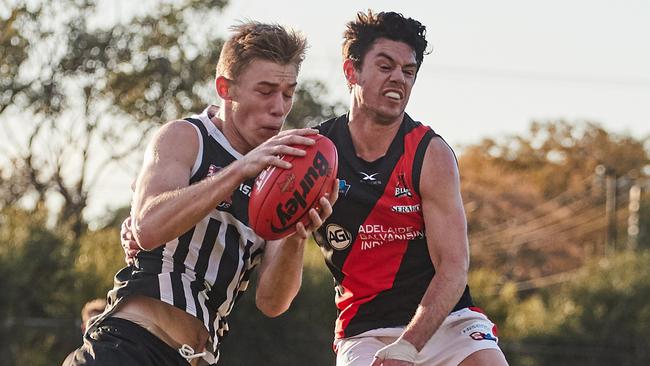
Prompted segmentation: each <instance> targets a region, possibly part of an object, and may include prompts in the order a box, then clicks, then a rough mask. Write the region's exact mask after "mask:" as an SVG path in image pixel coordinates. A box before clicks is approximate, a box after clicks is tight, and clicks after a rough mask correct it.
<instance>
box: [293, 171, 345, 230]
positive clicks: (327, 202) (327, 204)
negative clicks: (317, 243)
mask: <svg viewBox="0 0 650 366" xmlns="http://www.w3.org/2000/svg"><path fill="white" fill-rule="evenodd" d="M338 198H339V180H338V179H334V182H333V183H332V190H331V191H330V193H327V194H325V195H324V196H323V197H321V198H320V200H319V201H318V203H319V206H318V207H316V208H312V209H310V210H309V219H310V220H311V222H310V223H309V225H308V226H307V227H305V226H304V225H303V224H302V223H301V222H299V223H297V224H296V233H295V234H293V235H296V236H298V237H299V238H301V239H307V238H308V237H309V235H311V233H312V232H313V231H314V230H316V229H318V228H319V227H320V226H321V225H323V222H325V220H327V218H328V217H329V216H330V215H331V214H332V206H334V203H335V202H336V200H337V199H338Z"/></svg>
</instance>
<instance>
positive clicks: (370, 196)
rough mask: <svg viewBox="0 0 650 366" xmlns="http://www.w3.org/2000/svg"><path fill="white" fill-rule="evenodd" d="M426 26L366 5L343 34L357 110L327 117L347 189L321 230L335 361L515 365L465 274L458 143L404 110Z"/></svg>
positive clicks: (353, 365) (347, 364) (325, 130)
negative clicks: (330, 284)
mask: <svg viewBox="0 0 650 366" xmlns="http://www.w3.org/2000/svg"><path fill="white" fill-rule="evenodd" d="M425 32H426V28H425V26H424V25H422V24H421V23H420V22H418V21H417V20H414V19H412V18H405V17H404V16H403V15H401V14H398V13H394V12H381V13H373V12H372V11H368V13H358V15H357V19H356V20H354V21H352V22H350V23H348V24H347V29H346V31H345V33H344V42H343V72H344V74H345V78H346V80H347V84H348V88H349V90H350V111H349V113H347V114H345V115H343V116H340V117H338V118H334V119H331V120H329V121H326V122H323V123H322V124H320V125H319V126H318V130H319V131H320V133H321V134H323V135H325V136H327V137H329V138H330V139H331V140H332V141H333V142H334V144H335V145H336V146H337V148H338V154H339V169H338V178H339V180H340V190H339V199H338V201H337V204H336V206H335V207H334V211H333V213H332V215H331V216H330V217H329V218H328V219H327V220H326V221H325V223H324V224H323V225H322V226H321V227H320V228H319V229H318V230H317V232H316V233H314V234H315V237H316V240H317V242H318V245H319V246H320V247H321V249H322V251H323V253H324V255H325V260H326V263H327V266H328V267H329V269H330V271H331V272H332V275H333V276H334V279H335V284H336V299H335V300H336V306H337V308H338V319H337V321H336V326H335V341H334V344H335V349H336V350H337V359H336V364H337V366H370V365H373V366H379V365H384V366H411V365H417V366H424V365H436V366H457V365H462V366H476V365H483V366H503V365H507V362H506V360H505V357H504V356H503V353H502V352H501V350H500V349H499V346H498V345H497V337H496V327H495V325H494V324H493V323H492V322H491V321H490V320H489V319H488V318H487V317H486V316H485V315H484V314H483V313H482V312H481V311H480V310H479V309H477V308H475V307H474V303H473V301H472V297H471V295H470V291H469V287H468V285H467V272H468V268H469V248H468V239H467V223H466V218H465V212H464V210H463V203H462V199H461V195H460V183H459V174H458V167H457V163H456V159H455V156H454V153H453V152H452V150H451V148H450V147H449V146H448V145H447V143H446V142H445V141H444V140H443V139H442V138H441V137H440V136H439V135H437V134H436V133H435V132H434V131H433V130H432V129H431V128H429V127H427V126H425V125H423V124H422V123H420V122H416V121H414V120H413V119H411V117H410V116H409V115H407V114H406V113H405V108H406V106H407V104H408V101H409V97H410V95H411V91H412V88H413V86H414V84H415V80H416V78H417V74H418V71H419V69H420V66H421V65H422V61H423V58H424V54H425V51H426V48H427V40H426V38H425Z"/></svg>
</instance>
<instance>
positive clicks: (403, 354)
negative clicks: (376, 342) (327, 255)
mask: <svg viewBox="0 0 650 366" xmlns="http://www.w3.org/2000/svg"><path fill="white" fill-rule="evenodd" d="M417 355H418V350H417V348H415V346H413V345H412V344H411V343H410V342H408V341H407V340H405V339H402V338H399V339H398V340H396V341H395V342H393V343H391V344H389V345H387V346H386V347H384V348H381V349H380V350H379V351H377V353H375V360H374V361H373V362H372V364H371V365H370V366H413V365H415V359H416V357H417Z"/></svg>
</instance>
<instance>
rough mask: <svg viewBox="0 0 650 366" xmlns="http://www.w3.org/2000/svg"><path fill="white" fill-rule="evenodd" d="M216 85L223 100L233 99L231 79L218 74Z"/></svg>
mask: <svg viewBox="0 0 650 366" xmlns="http://www.w3.org/2000/svg"><path fill="white" fill-rule="evenodd" d="M214 83H215V87H216V89H217V94H219V97H221V99H223V100H230V99H232V98H231V96H230V87H231V81H230V80H229V79H227V78H226V77H224V76H217V79H216V80H215V81H214Z"/></svg>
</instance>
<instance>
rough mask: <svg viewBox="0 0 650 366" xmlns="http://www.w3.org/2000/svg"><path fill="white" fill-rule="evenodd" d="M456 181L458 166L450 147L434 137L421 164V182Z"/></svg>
mask: <svg viewBox="0 0 650 366" xmlns="http://www.w3.org/2000/svg"><path fill="white" fill-rule="evenodd" d="M446 180H451V181H455V180H458V164H457V162H456V156H455V155H454V152H453V151H452V150H451V147H449V145H447V143H446V142H445V141H444V140H443V139H442V138H440V137H434V138H432V139H431V141H430V142H429V146H428V147H427V151H426V153H425V155H424V161H423V163H422V175H421V182H422V184H426V182H429V183H434V182H432V181H435V182H438V183H440V182H441V181H446ZM451 181H450V182H451Z"/></svg>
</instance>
